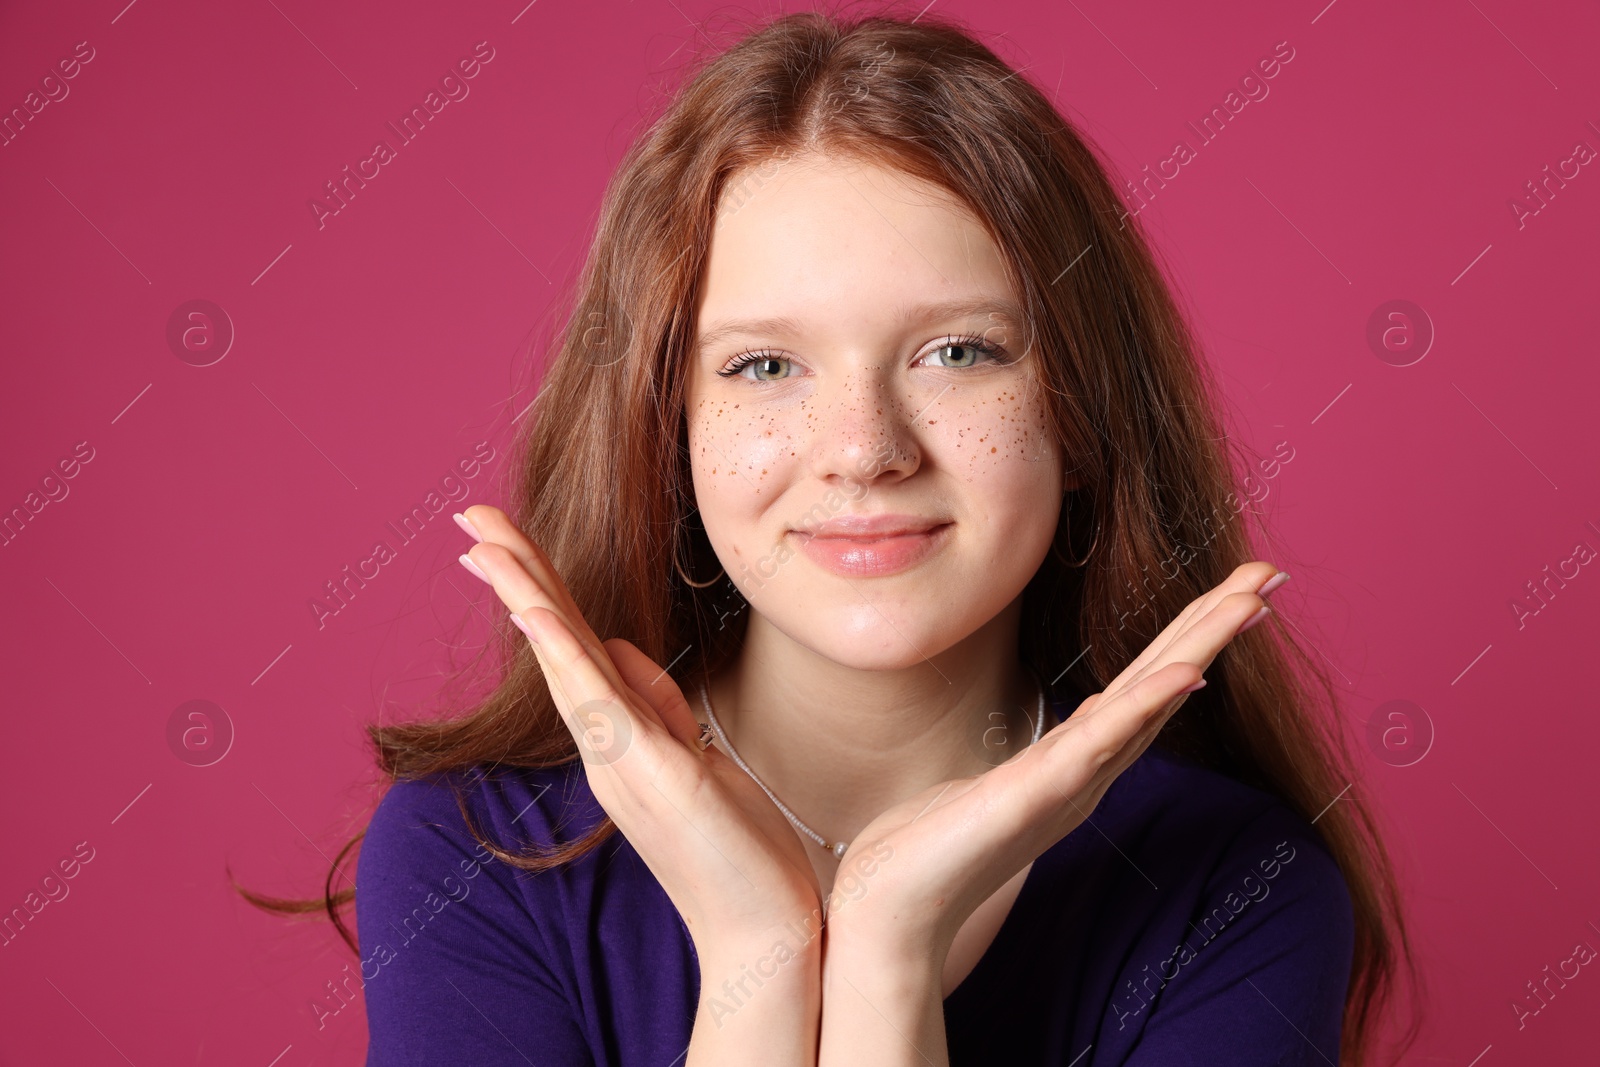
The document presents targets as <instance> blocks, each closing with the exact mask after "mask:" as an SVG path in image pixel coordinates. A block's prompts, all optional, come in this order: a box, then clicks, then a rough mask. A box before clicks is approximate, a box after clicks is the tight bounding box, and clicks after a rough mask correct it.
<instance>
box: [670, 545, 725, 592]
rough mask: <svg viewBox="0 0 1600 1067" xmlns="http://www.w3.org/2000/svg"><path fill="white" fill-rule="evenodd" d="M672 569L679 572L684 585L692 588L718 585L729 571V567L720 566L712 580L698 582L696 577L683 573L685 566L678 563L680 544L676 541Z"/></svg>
mask: <svg viewBox="0 0 1600 1067" xmlns="http://www.w3.org/2000/svg"><path fill="white" fill-rule="evenodd" d="M672 569H673V570H675V571H677V572H678V577H679V578H682V579H683V584H684V585H687V586H689V587H690V588H693V589H705V588H706V587H708V586H712V585H716V584H717V583H718V582H720V581H721V580H722V577H723V575H725V574H727V573H728V571H727V568H725V567H718V568H717V576H716V577H715V578H712V579H711V580H710V581H705V582H697V581H695V580H694V579H692V578H690V577H689V576H688V575H687V574H685V573H683V568H682V567H681V566H679V564H678V546H677V543H676V542H674V543H673V546H672Z"/></svg>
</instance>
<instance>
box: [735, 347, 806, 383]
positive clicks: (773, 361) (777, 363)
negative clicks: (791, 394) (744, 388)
mask: <svg viewBox="0 0 1600 1067" xmlns="http://www.w3.org/2000/svg"><path fill="white" fill-rule="evenodd" d="M792 366H793V364H792V363H790V362H789V360H787V359H785V358H784V357H782V356H775V355H773V354H772V353H771V352H770V351H768V350H767V349H761V350H759V351H755V352H743V353H741V354H739V355H737V356H734V357H733V359H731V360H729V361H728V365H727V366H726V367H724V368H722V369H721V370H719V371H717V374H719V375H721V376H722V377H724V378H734V377H744V378H750V380H751V381H756V382H774V381H781V380H782V379H783V378H787V377H789V375H787V374H783V373H778V372H781V371H782V370H783V369H784V368H785V367H792ZM746 367H755V368H756V373H755V376H754V377H752V376H750V375H748V374H745V373H744V369H745V368H746ZM763 372H773V373H775V375H776V376H775V377H772V378H764V377H762V376H761V375H762V374H763Z"/></svg>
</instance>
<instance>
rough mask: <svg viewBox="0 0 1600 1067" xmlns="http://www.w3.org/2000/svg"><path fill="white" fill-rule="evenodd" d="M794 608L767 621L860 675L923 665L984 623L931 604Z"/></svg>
mask: <svg viewBox="0 0 1600 1067" xmlns="http://www.w3.org/2000/svg"><path fill="white" fill-rule="evenodd" d="M942 599H943V598H941V600H942ZM797 607H798V608H799V610H794V609H791V610H790V611H787V612H785V613H784V614H785V615H786V616H787V617H786V618H775V619H773V620H772V621H773V622H774V624H776V625H777V626H778V627H779V628H780V629H783V630H784V631H785V632H787V633H788V634H789V635H790V637H791V638H793V639H794V640H795V641H797V642H798V643H800V644H803V645H805V646H806V647H807V648H809V649H811V650H812V651H814V652H816V653H817V654H818V655H820V656H826V657H827V658H828V659H830V660H832V661H833V662H835V663H838V664H840V665H841V666H845V667H850V668H853V669H855V670H862V671H893V670H904V669H906V668H908V667H915V666H918V665H919V664H922V663H926V662H927V661H929V660H931V659H934V658H935V657H937V656H938V655H939V654H940V653H942V652H944V651H946V650H947V649H949V648H950V647H952V646H953V645H955V644H957V643H959V642H960V641H961V640H962V639H963V638H965V637H967V636H968V635H969V634H970V633H972V632H974V631H976V630H977V629H978V628H979V627H981V626H982V625H983V621H984V620H983V619H979V618H974V619H971V620H965V619H961V618H957V617H955V616H954V615H953V614H952V613H951V612H950V611H949V610H948V609H946V608H945V607H944V606H943V605H942V604H940V603H936V602H934V601H933V600H931V599H930V600H927V601H904V600H902V601H899V602H898V603H894V604H883V603H873V604H867V603H863V602H861V601H860V600H857V601H856V603H854V604H849V605H845V604H833V605H822V604H814V605H805V604H801V605H797ZM996 610H998V609H996Z"/></svg>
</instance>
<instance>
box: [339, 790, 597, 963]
mask: <svg viewBox="0 0 1600 1067" xmlns="http://www.w3.org/2000/svg"><path fill="white" fill-rule="evenodd" d="M593 805H594V800H593V796H592V795H591V794H590V793H589V792H588V789H587V784H586V782H585V780H584V778H583V774H582V770H581V768H579V769H577V770H574V768H573V767H571V766H567V765H563V766H559V767H551V768H543V769H523V768H510V769H508V768H488V767H484V766H481V765H480V766H477V767H473V768H471V769H467V770H458V771H449V772H442V773H437V774H431V775H427V776H424V777H420V778H400V779H396V780H395V781H394V782H393V783H392V784H391V785H390V786H389V787H388V789H387V790H386V791H385V793H384V795H383V797H382V799H381V800H379V802H378V805H377V807H376V808H375V809H374V811H373V813H372V817H371V819H370V820H369V822H368V824H367V830H366V836H365V837H364V838H363V840H362V843H361V852H360V856H359V859H358V861H357V867H356V911H357V921H358V923H360V919H361V917H362V916H364V915H365V916H379V917H382V916H389V917H391V918H392V917H395V916H398V917H402V918H403V917H404V916H407V915H410V914H412V913H413V912H414V911H415V910H416V908H417V906H418V905H419V904H423V903H427V904H428V906H430V907H432V908H434V909H435V910H438V909H441V908H442V907H443V905H444V904H447V903H459V902H463V901H465V900H466V898H467V896H468V895H469V894H473V895H474V896H475V899H474V901H473V903H472V904H471V906H470V908H469V910H472V911H494V912H500V913H506V912H514V913H521V915H522V916H525V917H534V918H536V917H537V916H536V915H534V912H536V911H537V910H538V908H539V906H540V903H539V902H540V900H541V899H542V894H541V893H540V891H539V890H540V888H541V883H540V882H539V881H538V879H537V878H536V876H534V875H533V874H532V873H531V872H528V871H525V870H522V869H520V868H517V867H514V866H511V865H508V864H506V863H504V862H501V861H500V860H499V859H498V858H497V856H496V855H495V851H494V849H500V850H502V851H505V852H511V853H520V852H525V851H527V850H529V849H530V847H534V846H537V847H539V848H549V847H551V846H552V845H555V844H560V843H563V842H565V841H567V840H570V839H572V838H573V837H575V836H582V835H583V834H584V833H586V832H588V831H589V830H591V829H593V827H594V825H595V824H596V823H597V822H598V817H596V815H595V811H597V810H598V809H596V808H594V807H593ZM486 841H487V842H488V844H485V842H486ZM489 845H493V846H494V848H493V849H492V848H490V847H489ZM475 890H483V891H480V892H476V893H474V891H475ZM368 929H369V925H368V924H366V923H360V930H361V932H362V934H363V935H365V933H366V931H367V930H368ZM363 940H366V938H365V937H364V936H363Z"/></svg>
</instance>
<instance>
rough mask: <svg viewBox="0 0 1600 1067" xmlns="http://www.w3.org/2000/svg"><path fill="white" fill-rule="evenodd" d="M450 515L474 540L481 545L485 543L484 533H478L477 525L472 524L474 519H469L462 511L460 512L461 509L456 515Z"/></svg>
mask: <svg viewBox="0 0 1600 1067" xmlns="http://www.w3.org/2000/svg"><path fill="white" fill-rule="evenodd" d="M450 517H451V518H452V519H454V520H456V525H457V526H459V527H461V529H462V530H464V531H466V534H467V536H468V537H470V538H472V539H473V540H474V541H476V542H478V544H480V545H481V544H483V535H482V534H480V533H478V528H477V527H476V526H474V525H472V520H470V519H468V518H467V517H466V516H465V515H463V514H461V512H459V511H458V512H456V513H455V514H454V515H452V516H450Z"/></svg>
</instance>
